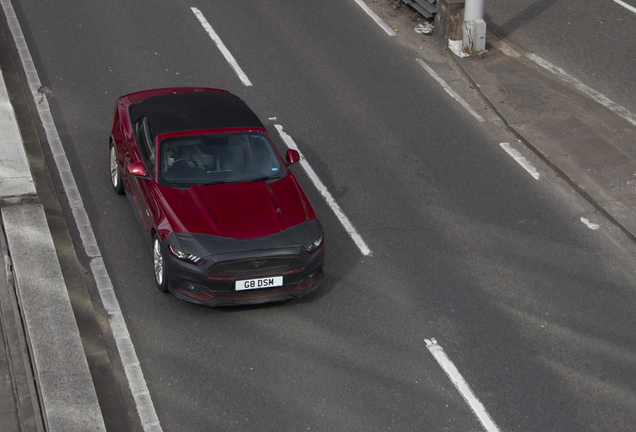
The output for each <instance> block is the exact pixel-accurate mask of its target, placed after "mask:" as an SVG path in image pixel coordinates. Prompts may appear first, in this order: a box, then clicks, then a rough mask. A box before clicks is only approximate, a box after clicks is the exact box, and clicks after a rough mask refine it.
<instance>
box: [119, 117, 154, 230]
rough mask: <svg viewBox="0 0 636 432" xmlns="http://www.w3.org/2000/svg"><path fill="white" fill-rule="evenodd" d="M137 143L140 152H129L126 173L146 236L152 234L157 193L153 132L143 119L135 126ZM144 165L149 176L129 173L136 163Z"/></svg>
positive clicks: (127, 153)
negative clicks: (130, 167)
mask: <svg viewBox="0 0 636 432" xmlns="http://www.w3.org/2000/svg"><path fill="white" fill-rule="evenodd" d="M135 143H136V145H137V150H138V151H127V152H126V161H125V165H126V166H125V172H126V176H127V179H128V184H129V185H130V190H129V193H130V196H131V198H132V201H133V204H134V206H135V208H136V210H137V215H138V216H139V219H140V223H141V224H142V225H143V227H144V229H145V231H146V234H147V235H150V232H151V230H152V228H153V226H154V223H153V212H152V208H153V207H154V205H152V204H153V203H154V201H155V200H154V198H153V197H152V194H153V193H154V191H155V188H154V187H153V186H154V185H153V183H154V181H155V178H154V173H155V145H154V139H153V136H152V131H151V129H150V126H149V125H148V120H147V119H146V118H145V117H142V118H141V119H140V120H139V121H138V122H137V123H136V124H135ZM139 162H140V163H142V164H143V166H144V168H145V170H146V173H147V175H146V176H140V175H133V174H131V173H129V172H128V165H130V164H134V163H139Z"/></svg>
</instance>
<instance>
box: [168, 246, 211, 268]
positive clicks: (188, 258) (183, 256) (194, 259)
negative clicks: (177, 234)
mask: <svg viewBox="0 0 636 432" xmlns="http://www.w3.org/2000/svg"><path fill="white" fill-rule="evenodd" d="M168 248H169V249H170V253H171V254H172V255H174V256H175V257H176V258H178V259H180V260H181V261H185V262H187V263H190V264H194V265H197V264H199V263H201V261H203V258H201V257H198V256H196V255H192V254H187V253H185V252H182V251H180V250H179V249H177V248H175V247H174V246H172V245H169V246H168Z"/></svg>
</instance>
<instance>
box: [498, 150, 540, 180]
mask: <svg viewBox="0 0 636 432" xmlns="http://www.w3.org/2000/svg"><path fill="white" fill-rule="evenodd" d="M499 145H500V146H501V148H503V149H504V150H505V151H506V153H508V154H509V155H510V156H512V158H513V159H514V160H516V161H517V162H518V163H519V165H521V166H522V167H523V168H524V169H525V170H526V171H528V172H529V173H530V175H531V176H532V177H534V179H535V180H539V175H540V174H539V172H538V171H537V170H536V169H535V167H533V166H532V164H531V163H530V162H528V159H526V158H525V157H523V156H522V155H521V153H519V152H518V151H517V150H515V149H513V148H512V146H511V145H510V143H501V144H499Z"/></svg>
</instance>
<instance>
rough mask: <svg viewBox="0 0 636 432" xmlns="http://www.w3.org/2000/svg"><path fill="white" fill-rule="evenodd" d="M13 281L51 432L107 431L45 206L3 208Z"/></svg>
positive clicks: (46, 424) (46, 422) (41, 400)
mask: <svg viewBox="0 0 636 432" xmlns="http://www.w3.org/2000/svg"><path fill="white" fill-rule="evenodd" d="M2 222H3V225H4V231H5V235H6V238H7V245H8V249H9V252H10V256H11V261H12V264H13V274H14V283H15V287H16V294H17V298H18V302H19V304H20V309H21V312H22V317H23V320H24V326H25V332H26V337H27V340H28V345H29V348H30V352H31V359H32V363H33V366H34V374H35V379H36V382H37V390H38V393H39V395H40V402H41V405H42V411H43V417H44V422H45V427H46V430H47V431H52V432H53V431H64V432H72V431H105V430H106V428H105V426H104V420H103V417H102V413H101V410H100V407H99V403H98V400H97V395H96V393H95V387H94V385H93V381H92V378H91V375H90V371H89V368H88V362H87V361H86V356H85V354H84V349H83V346H82V342H81V339H80V334H79V329H78V328H77V323H76V321H75V318H74V315H73V310H72V308H71V302H70V299H69V297H68V291H67V289H66V284H65V282H64V278H63V276H62V270H61V268H60V264H59V261H58V258H57V255H56V252H55V246H54V244H53V240H52V238H51V233H50V231H49V227H48V224H47V221H46V216H45V214H44V209H43V207H42V205H41V204H17V205H13V206H9V207H3V208H2Z"/></svg>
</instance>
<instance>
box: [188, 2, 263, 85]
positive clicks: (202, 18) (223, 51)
mask: <svg viewBox="0 0 636 432" xmlns="http://www.w3.org/2000/svg"><path fill="white" fill-rule="evenodd" d="M190 9H192V12H193V13H194V15H195V16H196V17H197V19H198V20H199V22H200V23H201V25H202V26H203V28H204V29H205V31H206V32H207V34H208V35H209V36H210V38H211V39H212V41H213V42H214V43H215V44H216V46H217V47H218V48H219V50H220V51H221V54H223V57H225V60H227V62H228V63H229V64H230V66H232V69H234V72H236V75H238V77H239V78H240V80H241V82H242V83H243V85H245V86H247V87H249V86H251V85H252V83H251V81H250V80H249V78H247V75H245V73H244V72H243V69H241V67H240V66H239V64H238V63H237V62H236V60H235V59H234V56H233V55H232V53H231V52H230V50H229V49H227V47H226V46H225V44H224V43H223V41H222V40H221V38H220V37H219V35H218V34H216V32H215V31H214V29H213V28H212V26H211V25H210V23H209V22H208V20H207V19H206V18H205V16H203V13H201V11H200V10H199V9H198V8H195V7H192V8H190Z"/></svg>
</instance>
